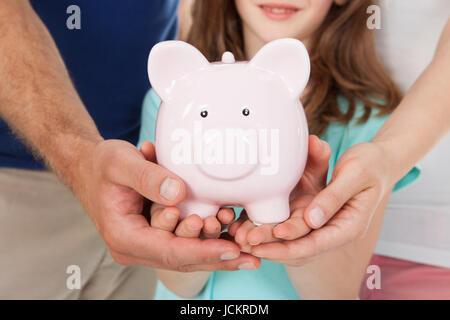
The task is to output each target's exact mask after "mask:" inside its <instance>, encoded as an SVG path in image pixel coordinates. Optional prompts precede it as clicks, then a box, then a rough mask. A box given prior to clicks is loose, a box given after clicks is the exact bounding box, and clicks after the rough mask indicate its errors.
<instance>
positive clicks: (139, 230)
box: [103, 214, 240, 270]
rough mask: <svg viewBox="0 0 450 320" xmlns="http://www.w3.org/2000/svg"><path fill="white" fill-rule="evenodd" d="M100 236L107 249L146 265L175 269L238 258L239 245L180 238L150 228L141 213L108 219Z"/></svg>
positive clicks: (223, 241)
mask: <svg viewBox="0 0 450 320" xmlns="http://www.w3.org/2000/svg"><path fill="white" fill-rule="evenodd" d="M108 223H110V224H111V225H110V226H108V225H106V228H105V230H108V231H109V232H107V233H106V234H103V238H104V240H105V242H106V244H107V245H108V247H109V248H110V251H112V252H117V253H120V254H122V255H124V256H128V257H131V258H136V259H142V260H146V261H147V265H151V266H155V267H158V268H164V269H171V270H173V269H175V268H177V267H179V266H183V265H188V264H211V263H218V262H221V261H225V260H232V259H236V258H237V257H239V254H240V248H239V246H238V245H237V244H235V243H234V242H231V241H227V240H222V239H206V240H202V239H199V238H183V237H177V236H175V235H174V234H173V233H171V232H167V231H164V230H159V229H156V228H152V227H150V226H149V225H148V223H147V221H146V220H145V218H144V217H143V216H141V215H137V214H135V215H127V216H125V218H122V219H118V220H116V221H109V220H108Z"/></svg>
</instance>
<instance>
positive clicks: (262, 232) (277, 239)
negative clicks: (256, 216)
mask: <svg viewBox="0 0 450 320" xmlns="http://www.w3.org/2000/svg"><path fill="white" fill-rule="evenodd" d="M330 155H331V150H330V147H329V145H328V144H327V143H326V142H325V141H321V140H320V139H319V138H317V137H316V136H310V137H309V150H308V161H307V164H306V167H305V171H304V173H303V176H302V178H301V179H300V181H299V183H298V184H297V186H296V187H295V188H294V190H293V191H292V192H291V195H290V210H291V215H290V217H289V219H288V220H286V221H284V222H283V223H280V224H278V225H277V226H273V225H269V224H267V225H261V226H255V225H254V224H253V223H252V222H251V221H250V220H248V218H247V216H246V214H245V212H243V213H242V214H241V216H240V217H239V219H238V220H237V221H236V222H235V223H233V224H232V225H231V226H230V228H229V233H230V234H231V235H233V236H234V239H235V241H236V242H237V243H238V244H239V245H240V247H241V250H242V251H244V252H248V253H252V254H255V250H256V249H259V248H264V246H265V245H269V244H271V245H276V246H286V245H288V243H291V242H292V241H294V240H296V239H299V238H301V237H303V236H305V235H307V234H308V233H309V232H310V231H311V227H310V226H309V225H308V224H307V223H306V221H305V219H304V215H303V214H304V210H305V208H306V207H307V206H308V205H309V204H310V202H311V201H312V199H313V198H314V196H315V195H317V194H318V193H319V192H320V190H322V189H323V188H324V187H325V185H326V179H327V173H328V163H329V159H330ZM263 244H264V245H263ZM264 257H265V258H266V259H268V260H273V261H276V262H280V263H284V264H299V263H303V262H304V259H294V260H295V261H290V260H291V259H284V257H282V256H277V257H276V258H274V257H272V256H271V255H270V254H268V255H265V256H264ZM286 258H287V257H286Z"/></svg>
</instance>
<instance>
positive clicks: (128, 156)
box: [108, 142, 186, 206]
mask: <svg viewBox="0 0 450 320" xmlns="http://www.w3.org/2000/svg"><path fill="white" fill-rule="evenodd" d="M134 150H135V152H125V150H124V151H123V152H121V157H120V158H119V159H116V161H115V163H114V164H111V167H110V168H109V170H108V173H109V177H110V180H111V181H112V182H114V183H117V184H120V185H123V186H127V187H130V188H132V189H134V190H136V191H137V192H139V193H140V194H141V195H143V196H144V197H146V198H147V199H150V200H151V201H153V202H156V203H159V204H162V205H165V206H173V205H176V204H178V203H179V202H181V201H182V200H183V199H184V198H185V196H186V186H185V184H184V182H183V180H181V179H180V178H179V177H177V176H176V175H175V174H174V173H172V172H170V171H169V170H167V169H166V168H163V167H161V166H159V165H158V164H156V163H154V162H151V161H148V160H156V159H155V152H154V151H155V149H154V147H153V145H152V144H151V143H150V142H148V143H144V144H143V145H142V147H141V152H138V150H136V149H134ZM146 159H148V160H146Z"/></svg>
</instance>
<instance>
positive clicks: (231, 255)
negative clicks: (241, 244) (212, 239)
mask: <svg viewBox="0 0 450 320" xmlns="http://www.w3.org/2000/svg"><path fill="white" fill-rule="evenodd" d="M237 257H239V253H235V252H231V251H230V252H225V253H224V254H222V255H221V256H220V259H221V260H233V259H236V258H237Z"/></svg>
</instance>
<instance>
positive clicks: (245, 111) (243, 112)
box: [242, 108, 250, 116]
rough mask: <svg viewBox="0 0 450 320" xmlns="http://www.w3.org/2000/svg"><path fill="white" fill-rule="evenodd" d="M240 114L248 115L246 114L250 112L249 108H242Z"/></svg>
mask: <svg viewBox="0 0 450 320" xmlns="http://www.w3.org/2000/svg"><path fill="white" fill-rule="evenodd" d="M242 114H243V115H244V116H248V115H249V114H250V110H248V109H247V108H245V109H243V110H242Z"/></svg>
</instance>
